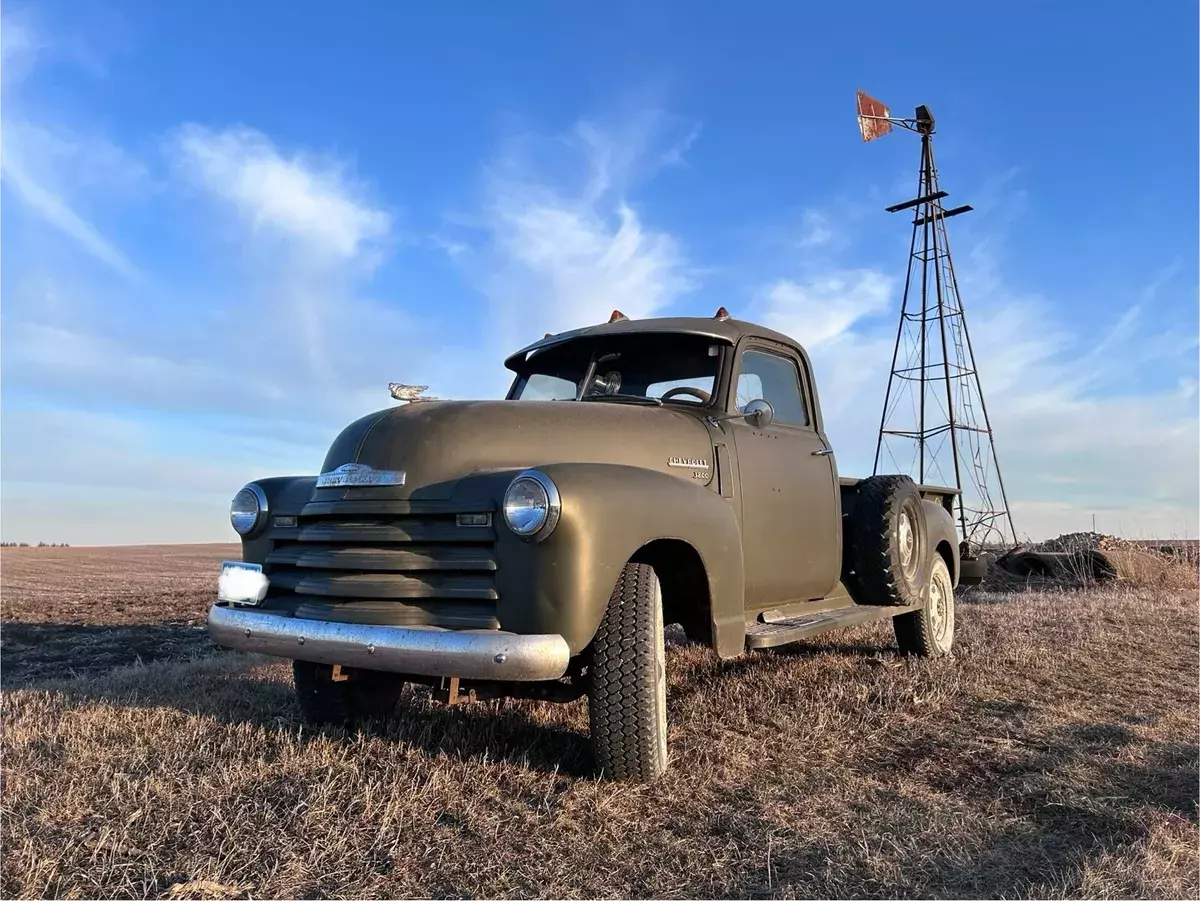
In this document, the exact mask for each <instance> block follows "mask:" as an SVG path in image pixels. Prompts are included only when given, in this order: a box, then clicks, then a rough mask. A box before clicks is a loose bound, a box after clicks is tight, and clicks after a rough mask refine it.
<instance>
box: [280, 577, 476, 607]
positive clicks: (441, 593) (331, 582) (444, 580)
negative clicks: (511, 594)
mask: <svg viewBox="0 0 1200 901" xmlns="http://www.w3.org/2000/svg"><path fill="white" fill-rule="evenodd" d="M270 578H271V586H272V587H274V588H285V589H286V588H290V589H291V590H292V591H294V592H295V593H296V594H305V595H317V596H319V597H335V598H338V597H360V598H448V599H458V600H481V601H494V600H496V599H497V598H498V597H499V595H497V594H496V588H495V585H494V584H493V582H492V578H491V576H490V575H465V574H464V575H459V574H457V573H455V574H443V573H428V574H421V575H407V574H405V573H345V572H335V571H326V570H312V571H308V572H297V571H292V572H287V571H284V572H272V573H271V577H270Z"/></svg>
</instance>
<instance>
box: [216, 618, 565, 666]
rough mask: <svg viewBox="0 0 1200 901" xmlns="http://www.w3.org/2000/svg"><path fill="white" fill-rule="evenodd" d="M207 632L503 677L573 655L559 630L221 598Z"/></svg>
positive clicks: (321, 658) (281, 651)
mask: <svg viewBox="0 0 1200 901" xmlns="http://www.w3.org/2000/svg"><path fill="white" fill-rule="evenodd" d="M208 634H209V635H210V636H211V637H212V640H213V641H215V642H216V643H217V644H220V645H225V646H226V647H230V648H237V649H238V650H239V651H250V652H253V653H257V654H272V655H274V656H276V657H287V658H290V659H292V660H308V661H311V662H313V663H330V664H341V665H342V666H352V667H358V668H360V669H372V670H383V671H385V672H392V673H410V674H412V675H414V676H458V677H460V678H463V679H493V680H499V681H504V682H539V681H542V680H545V679H557V678H559V677H560V676H561V675H563V673H565V672H566V671H567V663H568V661H569V660H570V657H571V652H570V650H569V649H568V647H567V642H566V640H565V639H563V637H562V636H561V635H517V634H515V633H513V632H493V631H484V630H478V631H468V630H454V629H439V628H435V627H433V626H367V625H357V624H355V623H331V622H325V621H323V620H312V619H295V618H294V617H290V616H284V615H279V614H274V613H265V612H263V611H261V610H254V609H250V608H245V607H232V606H229V605H228V604H221V603H218V604H214V605H213V607H212V609H211V610H209V611H208Z"/></svg>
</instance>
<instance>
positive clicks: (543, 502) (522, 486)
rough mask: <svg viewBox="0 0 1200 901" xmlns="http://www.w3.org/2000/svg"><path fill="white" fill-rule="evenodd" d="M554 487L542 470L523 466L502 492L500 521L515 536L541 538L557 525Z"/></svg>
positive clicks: (539, 539) (556, 490)
mask: <svg viewBox="0 0 1200 901" xmlns="http://www.w3.org/2000/svg"><path fill="white" fill-rule="evenodd" d="M561 510H562V504H561V503H560V501H559V497H558V488H556V487H555V485H554V482H552V481H551V480H550V477H549V476H548V475H546V474H545V473H541V472H538V471H537V470H536V469H527V470H525V471H524V472H523V473H521V474H520V475H519V476H517V477H516V478H515V479H513V480H512V484H510V485H509V486H508V490H507V491H505V492H504V522H505V524H506V525H507V526H508V527H509V528H510V529H512V530H513V532H515V533H516V534H517V535H520V536H521V537H522V538H525V539H528V540H531V541H541V540H542V539H543V538H545V537H546V536H547V535H549V534H550V533H551V532H553V531H554V527H555V526H556V525H558V514H559V512H560V511H561Z"/></svg>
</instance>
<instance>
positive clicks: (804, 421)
mask: <svg viewBox="0 0 1200 901" xmlns="http://www.w3.org/2000/svg"><path fill="white" fill-rule="evenodd" d="M760 397H761V398H762V399H763V400H765V401H767V402H768V403H770V404H771V406H772V407H774V408H775V421H776V422H779V423H784V424H786V425H808V410H806V409H805V407H804V395H803V394H802V393H801V391H800V372H799V370H798V369H797V368H796V364H795V363H794V362H793V361H792V360H789V359H788V358H787V357H781V356H778V355H776V354H771V353H765V352H763V351H760V350H748V351H746V352H745V353H744V354H742V371H741V374H740V375H739V376H738V381H737V407H738V409H739V410H741V409H742V408H743V407H745V406H746V404H747V403H749V402H750V401H752V400H756V399H757V398H760Z"/></svg>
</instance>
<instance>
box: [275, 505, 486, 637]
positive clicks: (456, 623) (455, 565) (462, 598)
mask: <svg viewBox="0 0 1200 901" xmlns="http://www.w3.org/2000/svg"><path fill="white" fill-rule="evenodd" d="M460 513H489V514H490V513H491V511H490V510H483V509H478V508H476V509H469V510H468V509H463V508H462V507H461V506H460V507H455V508H448V507H447V506H446V505H444V504H442V503H438V502H431V501H420V502H418V501H332V502H324V503H311V504H308V505H307V506H306V507H305V508H304V510H303V511H302V512H301V514H300V516H299V517H298V521H297V525H296V527H295V528H292V529H279V530H276V531H275V532H274V533H273V535H272V539H273V541H272V550H271V552H270V554H269V555H268V556H267V560H266V566H265V571H266V573H267V575H268V576H269V577H270V580H271V591H270V594H269V595H268V599H267V602H268V606H269V607H274V608H286V609H290V610H291V611H292V612H293V613H294V614H295V615H296V616H298V617H302V618H306V619H327V620H334V621H345V622H368V623H374V624H380V625H434V626H444V627H447V628H476V629H496V628H499V623H498V621H497V620H496V602H497V600H498V598H499V596H498V594H497V593H496V578H495V573H496V549H495V541H496V533H495V529H494V527H493V526H492V525H490V524H489V525H486V526H465V525H458V523H457V519H456V517H457V515H458V514H460ZM489 520H490V516H489Z"/></svg>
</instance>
